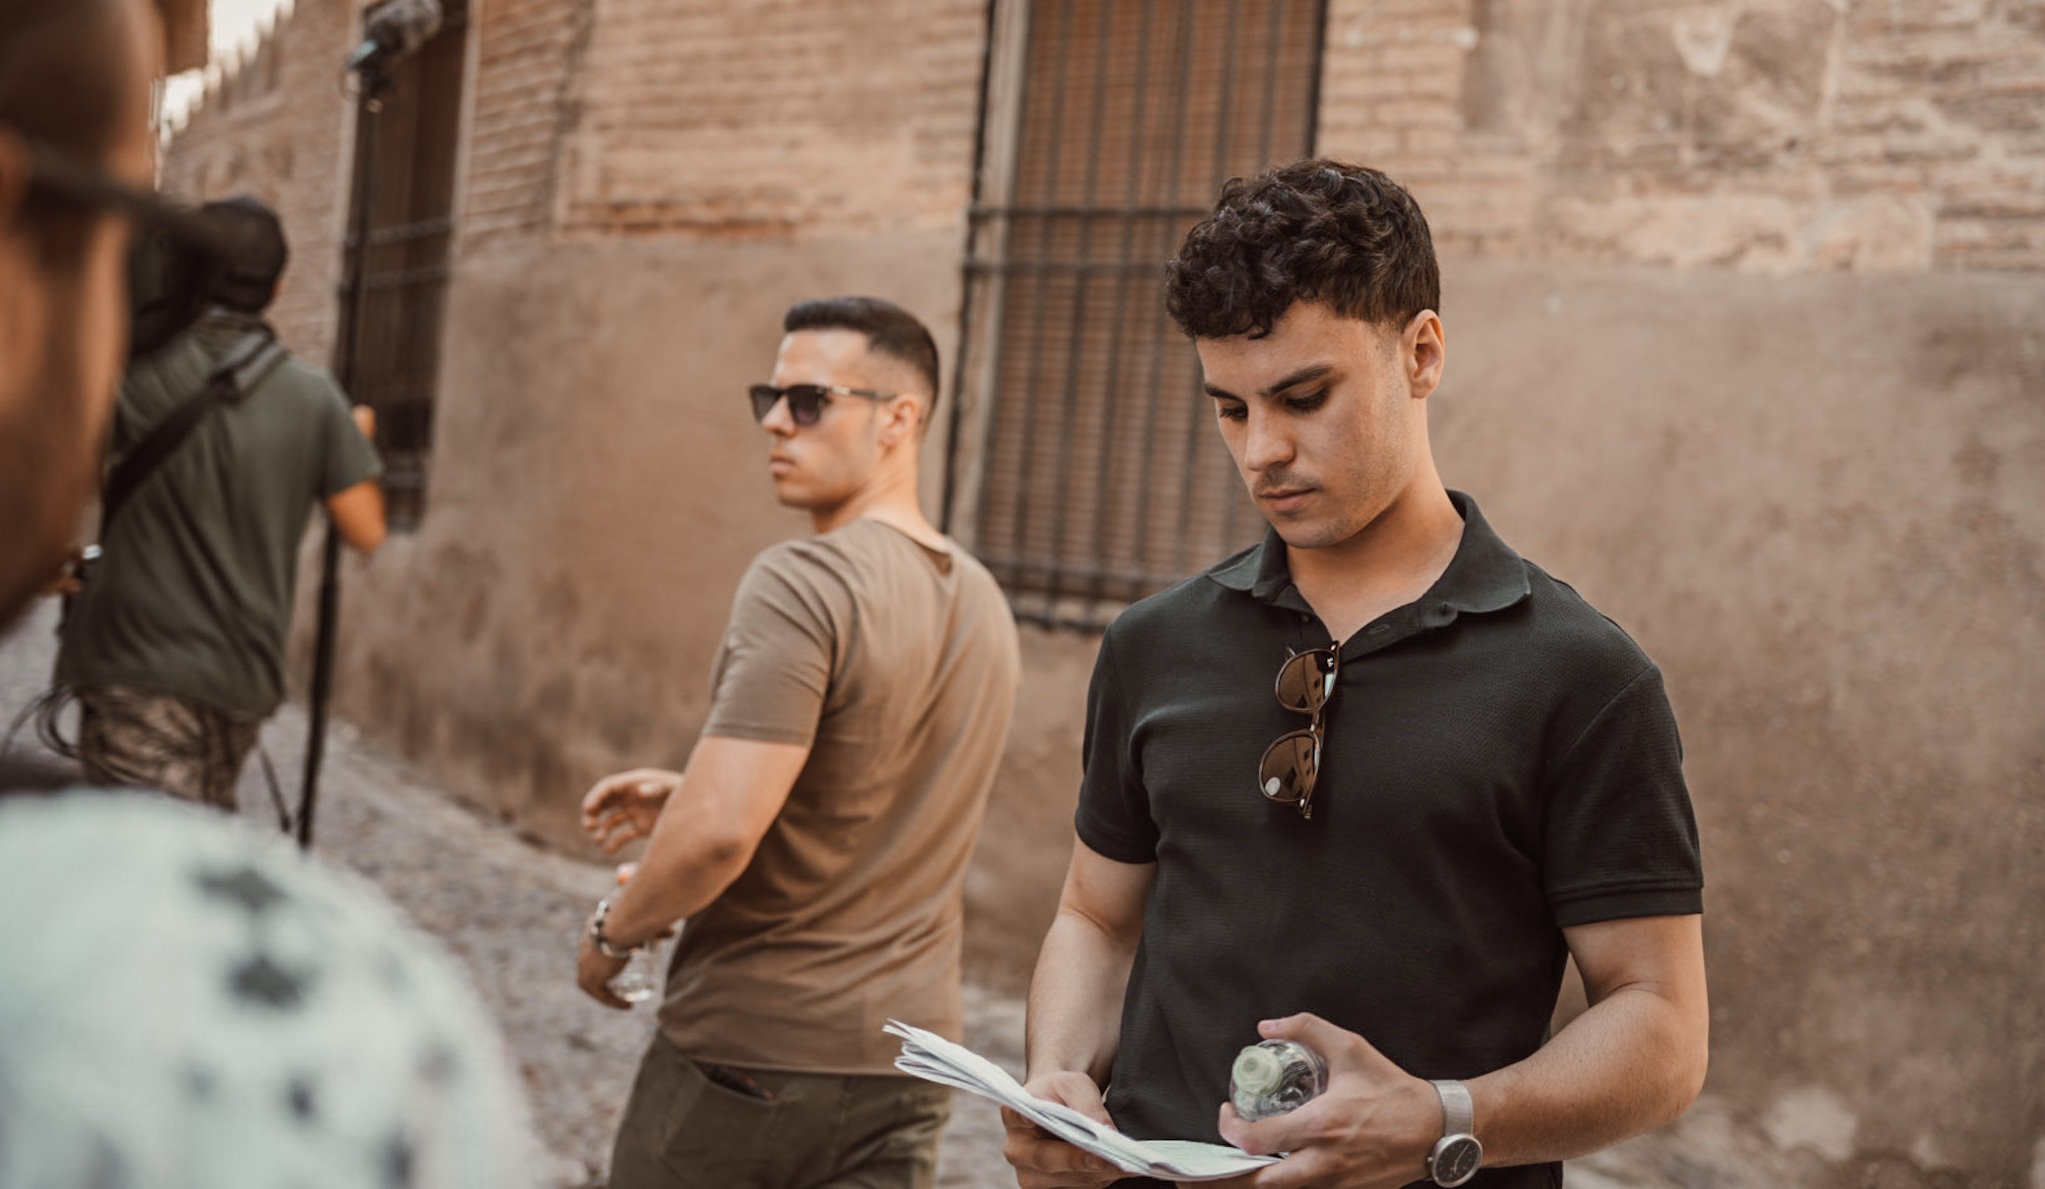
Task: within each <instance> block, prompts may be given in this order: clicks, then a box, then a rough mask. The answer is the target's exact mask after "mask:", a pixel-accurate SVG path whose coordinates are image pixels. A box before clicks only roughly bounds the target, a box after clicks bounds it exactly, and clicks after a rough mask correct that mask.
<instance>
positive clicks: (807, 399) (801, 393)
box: [746, 384, 901, 425]
mask: <svg viewBox="0 0 2045 1189" xmlns="http://www.w3.org/2000/svg"><path fill="white" fill-rule="evenodd" d="M833 394H836V395H838V396H863V397H865V398H866V399H868V400H893V399H895V398H896V397H897V396H900V395H901V393H899V392H875V391H874V390H873V389H871V388H847V387H845V386H844V385H842V384H790V385H789V386H788V387H786V388H776V387H775V386H774V385H772V384H755V385H753V386H752V387H751V388H748V389H746V395H747V396H748V397H750V398H752V402H753V420H755V421H765V420H766V419H767V414H769V413H771V412H773V411H774V406H775V405H776V404H777V403H779V402H780V400H781V398H782V397H784V396H785V397H787V398H788V417H789V419H790V420H791V421H794V422H795V423H796V424H797V425H815V424H816V423H817V421H818V420H819V419H821V418H822V417H823V415H824V406H825V405H827V404H829V403H830V402H831V397H832V395H833Z"/></svg>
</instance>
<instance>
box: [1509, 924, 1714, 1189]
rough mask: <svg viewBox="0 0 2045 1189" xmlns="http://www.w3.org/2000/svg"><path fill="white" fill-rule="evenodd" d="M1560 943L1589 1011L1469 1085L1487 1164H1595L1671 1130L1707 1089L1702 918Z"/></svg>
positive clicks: (1599, 929) (1611, 927)
mask: <svg viewBox="0 0 2045 1189" xmlns="http://www.w3.org/2000/svg"><path fill="white" fill-rule="evenodd" d="M1563 936H1565V937H1567V938H1568V939H1569V950H1570V953H1571V954H1572V955H1573V956H1574V957H1575V958H1576V967H1577V970H1578V971H1579V972H1581V973H1582V975H1583V982H1584V991H1585V994H1586V997H1587V998H1588V999H1589V1001H1590V1008H1589V1010H1587V1011H1585V1012H1584V1013H1583V1014H1582V1015H1580V1016H1578V1017H1577V1018H1576V1019H1574V1020H1572V1021H1570V1023H1569V1025H1568V1026H1567V1027H1565V1028H1564V1029H1563V1030H1562V1031H1560V1032H1558V1033H1556V1034H1555V1036H1554V1038H1553V1039H1552V1040H1550V1041H1549V1042H1548V1043H1547V1044H1546V1045H1543V1046H1542V1047H1541V1049H1540V1050H1539V1051H1537V1052H1536V1053H1534V1054H1533V1055H1532V1056H1530V1057H1528V1058H1527V1059H1526V1060H1524V1061H1520V1062H1517V1063H1515V1064H1513V1065H1509V1066H1507V1067H1506V1068H1504V1069H1501V1070H1499V1071H1498V1072H1496V1073H1493V1074H1489V1075H1487V1076H1485V1077H1481V1078H1478V1079H1477V1080H1475V1081H1473V1082H1471V1083H1470V1094H1471V1097H1472V1098H1474V1099H1475V1100H1476V1109H1477V1118H1478V1124H1477V1138H1478V1139H1479V1140H1481V1141H1483V1144H1484V1163H1486V1164H1533V1163H1537V1162H1541V1161H1548V1160H1567V1159H1569V1158H1571V1157H1574V1156H1581V1155H1583V1154H1584V1153H1586V1152H1594V1151H1596V1150H1598V1149H1599V1148H1603V1147H1606V1146H1609V1145H1611V1144H1615V1143H1618V1142H1619V1141H1620V1140H1623V1139H1627V1138H1630V1137H1632V1136H1635V1135H1638V1134H1640V1133H1641V1132H1643V1131H1649V1130H1652V1129H1653V1128H1656V1127H1660V1126H1662V1125H1663V1124H1665V1123H1668V1122H1670V1121H1671V1120H1673V1119H1675V1117H1676V1116H1677V1115H1680V1114H1682V1113H1683V1110H1684V1108H1685V1107H1688V1106H1689V1105H1690V1103H1691V1102H1692V1101H1694V1100H1695V1099H1696V1097H1697V1092H1698V1091H1699V1090H1700V1089H1702V1088H1703V1085H1704V1069H1705V1064H1706V1061H1707V1053H1706V1050H1707V1041H1708V1039H1709V1034H1710V1027H1711V1021H1710V1012H1709V1010H1708V1008H1707V1004H1706V994H1705V983H1704V929H1703V918H1702V917H1697V916H1671V917H1641V918H1637V919H1634V920H1622V921H1603V922H1600V923H1598V924H1595V925H1579V926H1576V927H1575V928H1571V929H1565V930H1563ZM1487 1119H1488V1120H1489V1121H1488V1122H1487V1121H1486V1120H1487Z"/></svg>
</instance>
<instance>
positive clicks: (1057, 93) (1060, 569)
mask: <svg viewBox="0 0 2045 1189" xmlns="http://www.w3.org/2000/svg"><path fill="white" fill-rule="evenodd" d="M1325 20H1326V12H1325V5H1324V4H1323V3H1321V2H1320V0H1133V2H1132V0H996V3H995V5H994V8H993V10H992V17H991V19H990V28H991V30H992V33H991V40H990V50H989V66H988V71H987V82H986V84H985V85H986V87H987V93H986V97H985V99H984V100H983V103H982V109H983V110H982V129H981V150H980V159H979V172H978V174H977V175H976V178H975V199H974V204H973V207H972V210H971V215H970V226H971V230H970V240H969V245H968V255H967V260H966V266H965V267H966V307H965V318H964V322H965V325H964V328H963V336H962V341H961V349H960V358H959V371H958V381H957V383H956V384H955V385H954V391H956V392H958V393H959V394H960V403H959V406H958V410H957V414H956V415H955V417H954V418H953V422H952V434H951V440H950V443H949V454H950V459H949V461H950V464H951V465H950V467H949V469H948V471H947V479H946V490H945V508H944V519H945V524H946V527H947V529H948V530H950V531H955V532H958V533H960V535H962V536H963V537H964V538H965V539H966V540H967V542H968V543H969V544H970V545H971V546H972V547H973V548H974V550H975V552H976V553H977V554H978V555H979V556H980V558H981V559H982V560H983V561H985V562H986V564H987V566H988V567H989V569H991V570H992V571H993V573H994V574H995V576H996V577H997V578H999V579H1000V580H1001V582H1002V584H1003V586H1004V587H1005V588H1006V589H1007V590H1008V592H1009V596H1010V598H1011V600H1012V601H1013V603H1014V605H1015V609H1016V614H1017V617H1018V618H1019V619H1022V620H1025V621H1028V622H1034V623H1038V624H1044V625H1062V626H1071V627H1078V628H1086V629H1091V628H1097V627H1099V626H1101V625H1103V624H1105V623H1106V621H1107V620H1108V619H1109V618H1112V616H1113V614H1114V612H1115V611H1117V610H1119V609H1120V608H1121V607H1122V606H1124V605H1126V604H1127V603H1128V602H1130V601H1132V600H1134V599H1137V598H1141V597H1142V596H1144V595H1147V594H1150V593H1152V592H1153V591H1156V590H1158V589H1160V588H1162V587H1163V586H1165V585H1168V584H1169V583H1171V582H1172V581H1174V580H1176V579H1178V578H1180V577H1183V576H1184V575H1186V574H1188V573H1191V572H1194V571H1197V570H1199V569H1201V568H1204V567H1205V566H1207V565H1210V564H1212V563H1213V562H1215V561H1217V560H1219V559H1220V558H1222V557H1224V556H1226V555H1227V554H1229V553H1230V552H1233V551H1234V550H1235V549H1238V548H1240V547H1242V546H1243V545H1245V544H1248V543H1251V542H1253V541H1255V540H1256V539H1257V536H1258V534H1259V533H1260V532H1261V530H1262V521H1261V520H1260V518H1259V517H1258V516H1257V514H1256V512H1255V511H1254V509H1252V508H1251V507H1250V506H1249V502H1248V499H1247V497H1246V496H1245V495H1244V493H1243V491H1242V484H1241V481H1240V480H1239V479H1238V478H1237V477H1236V475H1235V470H1234V467H1233V465H1232V464H1231V463H1230V461H1229V458H1228V454H1227V451H1226V450H1225V449H1224V448H1223V446H1222V444H1221V441H1220V438H1219V436H1218V435H1217V434H1216V432H1215V430H1214V428H1213V425H1212V420H1213V418H1212V412H1211V405H1212V402H1211V401H1210V400H1209V399H1208V398H1207V397H1206V396H1205V395H1204V394H1203V393H1202V392H1201V389H1200V386H1199V374H1198V371H1199V369H1198V364H1197V361H1196V359H1195V357H1194V354H1193V349H1192V347H1191V345H1190V344H1188V343H1187V342H1186V341H1185V339H1184V338H1183V337H1182V336H1181V335H1180V334H1179V333H1178V331H1177V330H1176V329H1175V328H1174V327H1173V326H1172V325H1171V323H1170V320H1169V319H1168V318H1167V317H1166V316H1165V313H1164V301H1163V293H1162V284H1161V281H1162V276H1163V267H1162V266H1163V263H1164V261H1165V259H1166V258H1167V257H1169V256H1170V255H1171V253H1172V252H1173V250H1175V249H1176V248H1177V246H1178V243H1179V240H1180V239H1181V238H1182V237H1183V236H1184V235H1185V232H1186V230H1187V228H1188V227H1190V226H1191V225H1192V224H1193V223H1194V222H1196V221H1197V220H1199V219H1200V218H1201V217H1203V216H1204V215H1206V214H1207V213H1208V212H1209V211H1210V210H1211V209H1212V207H1213V202H1214V198H1215V195H1216V193H1217V192H1218V191H1219V189H1220V186H1221V183H1222V182H1223V181H1225V180H1226V179H1228V178H1229V177H1232V176H1238V175H1247V174H1251V173H1255V172H1257V171H1258V170H1260V169H1263V168H1265V167H1266V166H1269V165H1272V164H1277V163H1280V162H1284V161H1290V160H1295V159H1297V158H1300V157H1303V156H1306V155H1307V154H1308V153H1309V152H1310V151H1311V147H1312V145H1313V140H1314V125H1315V113H1316V108H1317V107H1318V100H1319V80H1320V73H1321V45H1322V39H1323V36H1324V32H1325ZM953 476H958V478H959V482H957V483H956V484H955V483H954V481H953V478H952V477H953Z"/></svg>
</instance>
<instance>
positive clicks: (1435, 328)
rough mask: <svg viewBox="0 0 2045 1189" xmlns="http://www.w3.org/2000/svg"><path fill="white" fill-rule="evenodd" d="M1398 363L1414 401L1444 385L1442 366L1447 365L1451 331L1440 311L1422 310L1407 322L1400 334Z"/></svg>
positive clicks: (1427, 395) (1430, 394) (1424, 397)
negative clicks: (1448, 332)
mask: <svg viewBox="0 0 2045 1189" xmlns="http://www.w3.org/2000/svg"><path fill="white" fill-rule="evenodd" d="M1399 364H1400V369H1401V370H1402V371H1403V372H1404V373H1405V375H1406V384H1407V387H1408V388H1409V389H1410V390H1411V392H1412V394H1413V399H1414V400H1426V399H1427V398H1428V397H1429V396H1432V395H1433V394H1434V390H1435V389H1436V388H1439V387H1440V386H1441V374H1442V369H1443V368H1445V367H1447V366H1448V334H1447V332H1446V331H1444V330H1443V329H1442V325H1441V315H1440V314H1437V313H1435V312H1434V311H1433V310H1422V311H1420V312H1419V313H1417V314H1415V315H1413V317H1412V318H1411V319H1409V320H1408V321H1407V323H1406V329H1405V331H1404V333H1402V334H1401V335H1400V336H1399Z"/></svg>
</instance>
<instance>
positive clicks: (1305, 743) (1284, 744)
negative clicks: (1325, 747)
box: [1257, 729, 1321, 805]
mask: <svg viewBox="0 0 2045 1189" xmlns="http://www.w3.org/2000/svg"><path fill="white" fill-rule="evenodd" d="M1320 774H1321V742H1320V740H1319V739H1318V738H1316V737H1315V736H1314V732H1313V731H1312V730H1311V729H1309V730H1304V731H1293V732H1292V733H1290V734H1287V735H1281V736H1279V738H1278V741H1277V742H1276V743H1273V744H1272V745H1271V746H1269V747H1267V748H1265V749H1264V759H1263V761H1262V762H1261V763H1259V764H1258V765H1257V788H1258V789H1259V790H1261V791H1262V792H1263V794H1264V798H1265V799H1266V800H1269V801H1277V802H1279V803H1280V804H1284V805H1296V804H1301V803H1304V802H1305V801H1307V799H1308V798H1310V797H1312V796H1313V793H1314V780H1315V778H1316V777H1318V776H1319V775H1320Z"/></svg>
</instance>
